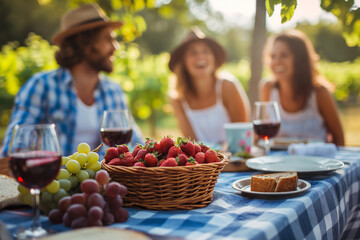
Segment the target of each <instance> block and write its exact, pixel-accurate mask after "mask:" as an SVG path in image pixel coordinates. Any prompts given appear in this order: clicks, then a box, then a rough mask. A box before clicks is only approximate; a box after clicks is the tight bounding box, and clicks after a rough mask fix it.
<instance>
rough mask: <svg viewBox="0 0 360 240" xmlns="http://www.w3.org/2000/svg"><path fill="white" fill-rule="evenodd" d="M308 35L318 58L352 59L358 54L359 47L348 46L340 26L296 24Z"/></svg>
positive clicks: (330, 24)
mask: <svg viewBox="0 0 360 240" xmlns="http://www.w3.org/2000/svg"><path fill="white" fill-rule="evenodd" d="M296 28H297V29H299V30H301V31H302V32H304V33H305V34H306V36H308V37H309V39H310V40H311V42H312V43H313V44H314V47H315V50H316V52H317V53H318V54H319V55H320V59H322V60H328V61H330V62H345V61H353V60H355V59H356V58H357V57H358V56H360V47H357V46H355V47H349V46H348V45H347V44H346V42H345V39H344V38H343V37H342V36H341V31H342V26H341V24H339V23H337V24H334V23H327V22H322V21H321V22H320V23H319V24H317V25H311V24H309V23H306V22H305V23H299V24H297V26H296Z"/></svg>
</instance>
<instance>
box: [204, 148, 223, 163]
mask: <svg viewBox="0 0 360 240" xmlns="http://www.w3.org/2000/svg"><path fill="white" fill-rule="evenodd" d="M205 158H206V162H208V163H212V162H220V158H219V157H218V156H217V152H216V151H215V150H211V149H209V150H207V151H206V153H205Z"/></svg>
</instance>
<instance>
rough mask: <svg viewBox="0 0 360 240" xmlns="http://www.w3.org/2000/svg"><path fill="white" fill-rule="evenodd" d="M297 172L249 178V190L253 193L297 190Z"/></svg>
mask: <svg viewBox="0 0 360 240" xmlns="http://www.w3.org/2000/svg"><path fill="white" fill-rule="evenodd" d="M297 183H298V175H297V172H281V173H270V174H259V175H254V176H252V177H251V183H250V189H251V191H254V192H288V191H295V190H296V189H297Z"/></svg>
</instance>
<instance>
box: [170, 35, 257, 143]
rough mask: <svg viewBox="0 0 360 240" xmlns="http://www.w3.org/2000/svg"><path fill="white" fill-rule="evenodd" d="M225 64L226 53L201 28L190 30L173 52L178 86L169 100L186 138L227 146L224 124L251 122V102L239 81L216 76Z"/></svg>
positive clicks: (173, 63)
mask: <svg viewBox="0 0 360 240" xmlns="http://www.w3.org/2000/svg"><path fill="white" fill-rule="evenodd" d="M225 61H226V53H225V50H224V49H223V48H222V47H221V46H220V45H219V44H218V43H217V42H215V41H214V40H212V39H210V38H207V37H205V35H204V34H203V33H202V32H201V31H200V30H199V29H193V30H192V31H190V32H189V33H188V35H187V36H186V38H185V39H184V40H183V41H182V43H181V44H180V45H179V46H178V47H177V48H176V49H175V50H174V51H173V52H172V54H171V58H170V62H169V68H170V70H171V71H173V72H174V77H175V78H174V80H175V84H174V85H175V86H173V89H172V91H170V96H169V97H170V100H171V104H172V106H173V109H174V114H175V116H176V118H177V120H178V124H179V127H180V130H181V132H182V133H183V135H184V136H185V137H190V138H191V139H195V140H197V141H202V142H206V143H223V142H225V130H224V128H223V125H224V123H228V122H245V121H249V120H250V105H249V100H248V98H247V96H246V93H245V92H244V90H243V88H242V87H241V85H240V84H239V83H238V80H237V79H236V78H235V77H234V76H232V75H230V74H228V76H217V74H216V71H217V69H218V68H219V67H220V66H221V65H222V64H223V63H225Z"/></svg>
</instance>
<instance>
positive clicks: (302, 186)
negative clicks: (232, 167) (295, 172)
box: [232, 178, 311, 198]
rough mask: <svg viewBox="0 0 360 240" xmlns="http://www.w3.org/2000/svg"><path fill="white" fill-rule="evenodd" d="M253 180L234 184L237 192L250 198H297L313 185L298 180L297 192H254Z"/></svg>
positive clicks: (239, 181)
mask: <svg viewBox="0 0 360 240" xmlns="http://www.w3.org/2000/svg"><path fill="white" fill-rule="evenodd" d="M250 183H251V178H245V179H240V180H237V181H235V182H233V183H232V187H233V188H234V189H235V190H238V191H240V192H241V193H242V194H243V195H245V196H249V197H265V198H267V197H270V198H274V197H275V198H283V197H294V196H297V195H299V194H301V193H303V192H305V191H306V190H308V189H309V188H310V187H311V184H310V183H309V182H307V181H305V180H302V179H298V187H297V189H296V190H295V191H289V192H254V191H251V188H250Z"/></svg>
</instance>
